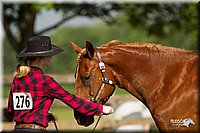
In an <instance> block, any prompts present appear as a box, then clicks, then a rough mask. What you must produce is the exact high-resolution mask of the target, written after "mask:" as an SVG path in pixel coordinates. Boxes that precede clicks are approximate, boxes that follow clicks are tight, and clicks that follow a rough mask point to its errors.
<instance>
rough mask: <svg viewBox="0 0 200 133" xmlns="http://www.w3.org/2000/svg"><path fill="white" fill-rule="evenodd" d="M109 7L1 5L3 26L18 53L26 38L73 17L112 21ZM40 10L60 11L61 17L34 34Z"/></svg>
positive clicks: (86, 5) (50, 4)
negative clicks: (13, 27)
mask: <svg viewBox="0 0 200 133" xmlns="http://www.w3.org/2000/svg"><path fill="white" fill-rule="evenodd" d="M109 5H112V4H106V6H105V5H104V4H70V3H69V4H53V3H46V4H39V3H38V4H27V3H3V26H4V29H5V33H6V37H7V38H8V40H9V42H10V45H11V46H12V48H14V50H15V51H16V52H17V53H19V52H20V51H21V49H23V47H25V45H26V41H27V39H28V38H30V37H32V36H35V35H40V34H43V33H45V32H47V31H49V30H51V29H54V28H57V27H58V26H60V25H62V24H63V23H64V22H66V21H68V20H70V19H72V18H74V17H77V16H87V17H91V18H92V17H98V18H101V19H103V20H104V21H106V22H110V21H112V18H113V17H112V15H111V11H113V10H115V9H114V7H113V6H109ZM42 9H46V10H51V9H53V10H55V11H60V12H61V13H62V15H63V17H62V18H61V19H60V20H59V22H57V23H55V24H54V25H51V26H50V27H47V28H45V29H43V30H41V31H38V32H36V31H35V20H36V18H37V16H38V14H40V12H41V11H42ZM12 26H15V27H16V29H17V31H18V34H16V33H15V32H14V31H13V29H12Z"/></svg>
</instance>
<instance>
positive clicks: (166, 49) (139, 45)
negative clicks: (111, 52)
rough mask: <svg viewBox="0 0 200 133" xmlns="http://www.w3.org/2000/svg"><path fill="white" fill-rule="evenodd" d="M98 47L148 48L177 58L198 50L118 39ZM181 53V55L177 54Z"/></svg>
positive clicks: (189, 55)
mask: <svg viewBox="0 0 200 133" xmlns="http://www.w3.org/2000/svg"><path fill="white" fill-rule="evenodd" d="M100 47H102V48H119V49H124V50H125V51H129V50H131V49H138V50H139V49H141V50H142V49H148V52H149V53H152V52H153V51H155V52H156V53H158V54H161V53H163V54H165V55H166V54H167V55H168V56H175V55H177V57H178V58H184V57H186V58H190V57H191V56H193V55H196V56H198V55H199V51H195V50H185V49H182V48H175V47H170V46H164V45H161V44H156V43H147V42H131V43H122V42H120V41H119V40H112V41H109V42H107V43H106V44H102V45H101V46H100ZM179 54H181V55H182V56H179Z"/></svg>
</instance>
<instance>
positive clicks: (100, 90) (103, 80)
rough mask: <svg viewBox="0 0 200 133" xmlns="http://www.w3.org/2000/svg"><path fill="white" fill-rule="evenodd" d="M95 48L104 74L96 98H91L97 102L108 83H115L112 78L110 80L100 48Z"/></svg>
mask: <svg viewBox="0 0 200 133" xmlns="http://www.w3.org/2000/svg"><path fill="white" fill-rule="evenodd" d="M94 49H95V51H96V53H97V58H98V60H99V69H100V71H101V73H102V76H103V77H102V84H101V87H100V89H99V91H98V93H97V95H96V96H95V97H94V98H92V99H91V101H93V102H97V101H98V100H99V97H100V95H101V93H102V91H103V89H104V87H105V85H106V84H109V85H114V84H113V81H112V80H108V78H107V76H106V69H105V68H106V67H105V64H104V63H103V62H102V60H101V55H100V53H99V51H98V49H97V48H96V47H95V48H94Z"/></svg>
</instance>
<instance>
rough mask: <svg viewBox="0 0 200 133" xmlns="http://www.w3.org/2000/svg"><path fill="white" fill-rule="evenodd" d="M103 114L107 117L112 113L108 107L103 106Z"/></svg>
mask: <svg viewBox="0 0 200 133" xmlns="http://www.w3.org/2000/svg"><path fill="white" fill-rule="evenodd" d="M103 113H104V114H105V115H109V114H112V113H113V109H112V107H110V106H106V105H103Z"/></svg>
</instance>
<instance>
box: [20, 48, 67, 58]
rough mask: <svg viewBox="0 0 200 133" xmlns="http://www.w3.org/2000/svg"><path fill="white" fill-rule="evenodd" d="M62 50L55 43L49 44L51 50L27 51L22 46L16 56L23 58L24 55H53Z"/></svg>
mask: <svg viewBox="0 0 200 133" xmlns="http://www.w3.org/2000/svg"><path fill="white" fill-rule="evenodd" d="M62 51H63V49H61V48H59V47H57V46H55V45H51V50H46V51H40V52H27V48H24V49H23V50H22V51H21V52H20V53H19V54H18V55H17V56H16V57H17V58H24V57H45V56H54V55H56V54H58V53H60V52H62Z"/></svg>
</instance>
